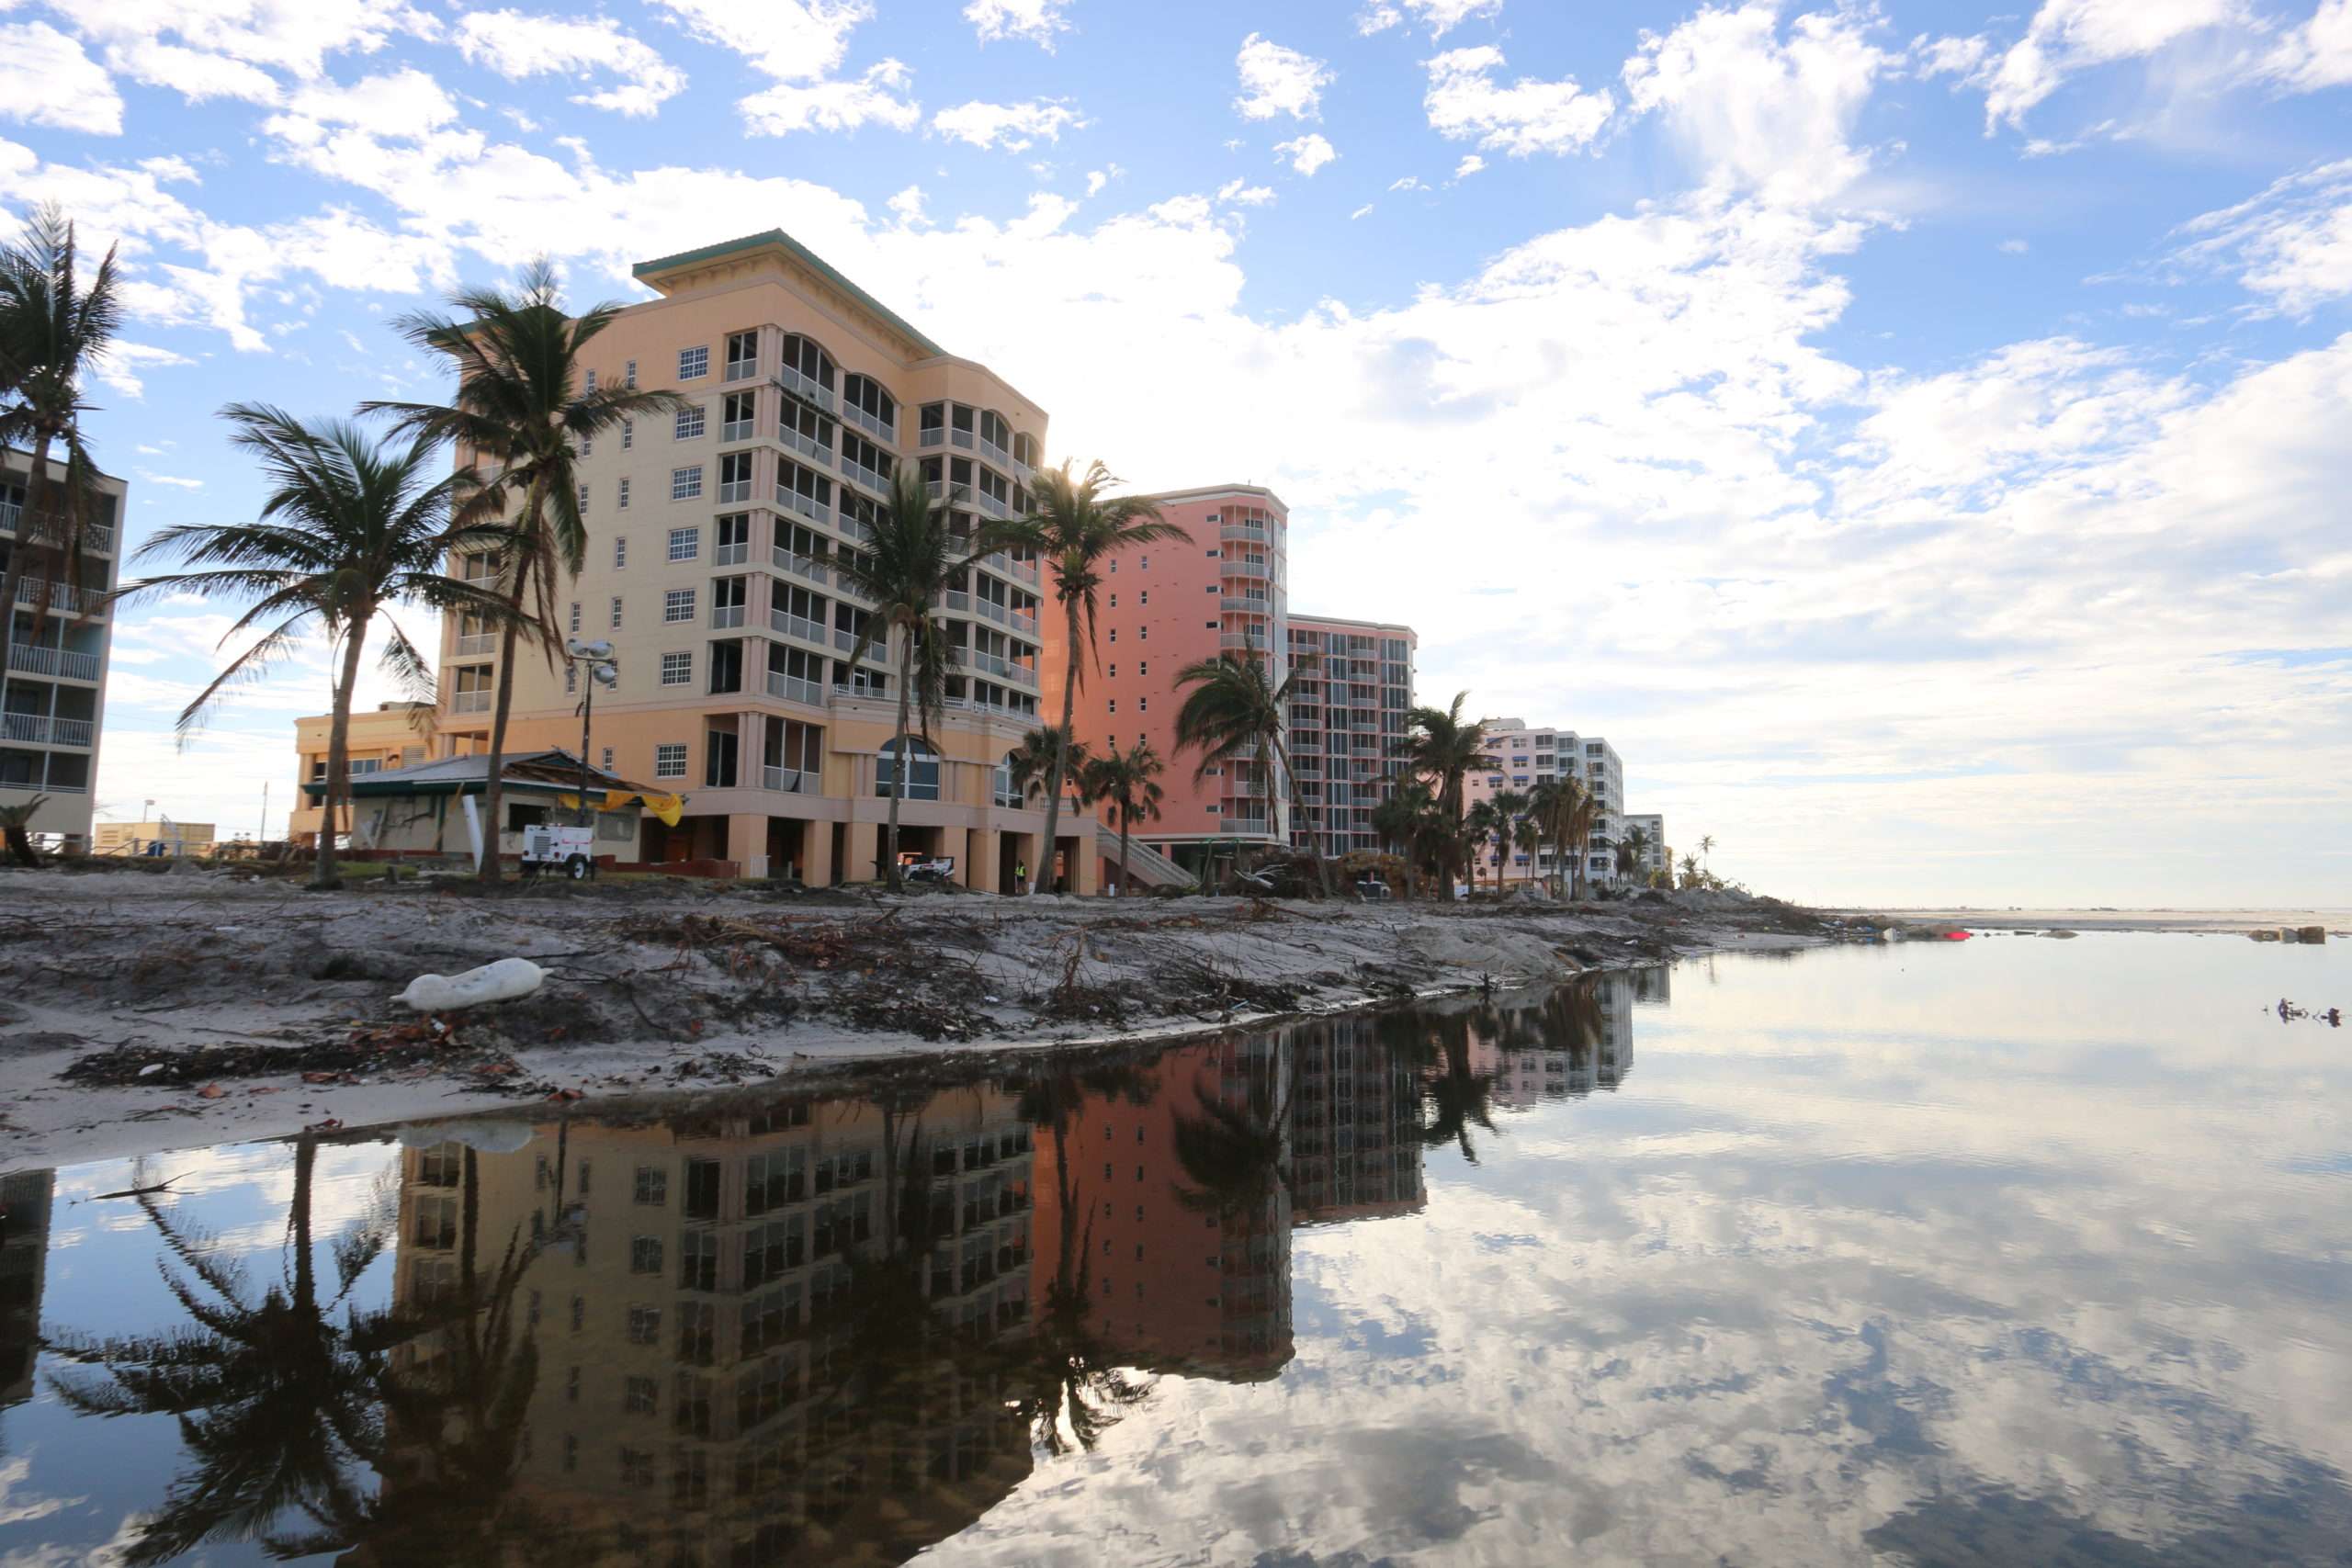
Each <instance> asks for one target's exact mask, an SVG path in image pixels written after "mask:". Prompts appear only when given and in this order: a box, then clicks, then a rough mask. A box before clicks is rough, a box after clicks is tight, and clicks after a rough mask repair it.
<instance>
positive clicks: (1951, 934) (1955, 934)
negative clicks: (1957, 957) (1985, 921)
mask: <svg viewBox="0 0 2352 1568" xmlns="http://www.w3.org/2000/svg"><path fill="white" fill-rule="evenodd" d="M1975 934H1976V933H1975V932H1974V931H1946V932H1944V940H1945V941H1946V942H1966V941H1967V940H1968V939H1969V938H1970V937H1972V936H1974V935H1975Z"/></svg>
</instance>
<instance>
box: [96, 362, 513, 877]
mask: <svg viewBox="0 0 2352 1568" xmlns="http://www.w3.org/2000/svg"><path fill="white" fill-rule="evenodd" d="M220 412H221V417H223V418H224V419H226V420H228V421H229V422H230V423H232V424H233V425H235V426H236V434H234V435H233V436H232V437H231V438H230V439H231V441H232V443H233V444H234V445H236V446H242V447H243V448H244V449H245V450H246V451H248V452H251V453H253V454H254V456H255V457H258V458H259V459H260V461H261V468H262V474H263V478H264V481H265V484H266V492H265V495H264V499H263V502H262V508H261V516H260V518H259V520H258V521H256V522H252V523H230V524H183V525H178V526H175V527H171V528H166V529H164V531H163V532H162V533H160V534H157V535H156V536H154V537H153V539H151V540H149V541H148V542H147V544H146V545H145V547H142V548H141V550H140V552H139V554H140V557H141V559H145V558H150V557H159V556H160V557H177V558H179V559H181V560H183V561H185V562H187V564H189V565H190V566H192V567H195V568H197V569H198V570H189V571H176V572H170V573H166V574H164V575H163V576H159V577H148V578H141V580H139V581H136V582H132V583H128V584H126V585H125V586H124V587H123V588H121V589H120V590H119V591H118V592H116V593H115V594H114V595H112V596H111V599H112V600H113V601H114V602H122V603H128V602H130V601H132V600H135V599H140V598H146V597H153V596H154V595H158V594H163V593H193V594H196V595H198V597H200V598H207V599H212V598H235V599H247V600H250V601H251V604H249V605H248V606H247V607H246V609H245V611H244V613H243V615H239V616H238V617H237V620H236V622H235V624H234V625H232V626H230V628H229V630H228V631H227V632H226V633H225V634H224V635H223V637H222V638H221V640H222V642H223V643H226V642H227V641H228V640H229V639H230V638H232V637H239V636H241V635H243V633H245V632H247V631H249V630H252V629H253V628H254V627H257V626H259V627H266V629H265V630H263V631H262V633H261V635H260V637H258V638H257V639H256V640H255V641H254V644H253V645H252V646H251V647H250V648H247V649H245V650H244V651H243V653H240V654H238V655H237V656H236V657H235V658H234V659H232V660H230V661H229V665H228V668H226V669H224V670H223V671H220V674H218V675H216V676H214V677H213V678H212V682H211V683H210V684H209V685H207V686H206V687H205V688H204V690H203V691H201V692H199V693H198V694H197V695H196V696H195V698H194V699H193V700H191V701H190V702H189V703H188V705H187V706H186V707H185V708H183V709H181V710H180V716H179V728H180V731H181V733H182V734H183V735H186V734H187V733H188V732H189V731H191V730H193V729H195V728H198V726H199V725H200V724H201V723H202V722H203V720H204V718H205V717H206V716H207V715H208V714H209V711H210V710H211V708H212V707H213V705H215V704H217V703H218V702H220V699H221V697H222V695H223V694H225V693H226V692H227V690H228V689H229V688H230V687H231V686H233V685H238V684H242V683H245V682H252V681H256V680H259V679H260V678H261V677H262V676H263V675H265V674H266V672H267V671H268V668H269V666H270V665H271V664H272V663H274V662H276V661H277V660H280V659H283V658H284V657H286V655H288V653H290V652H291V651H292V650H293V649H294V648H295V647H296V646H297V645H298V644H299V643H300V640H301V638H302V637H303V635H304V634H305V633H306V632H307V631H308V630H310V629H311V626H312V625H313V623H315V625H316V627H317V629H318V630H320V631H322V632H323V633H324V634H325V637H326V640H327V645H328V647H329V649H339V650H340V654H341V659H340V664H339V667H338V669H337V670H336V671H335V676H334V719H333V721H332V723H331V725H330V727H329V728H328V732H327V776H326V790H325V795H324V801H323V804H324V806H325V807H326V813H325V816H324V817H323V818H322V822H321V826H320V829H319V843H318V858H317V863H316V869H315V871H314V873H313V874H312V877H311V886H314V887H333V886H336V885H337V884H336V880H335V858H334V836H335V822H336V819H337V817H336V808H337V807H338V805H340V804H343V802H344V798H345V794H346V792H347V791H348V790H349V788H350V781H349V779H347V778H346V777H345V773H347V772H348V768H349V761H348V755H347V747H348V742H349V737H350V728H351V695H352V691H353V689H354V688H355V687H356V685H357V684H358V681H359V663H360V659H361V656H362V654H363V653H364V652H365V651H366V649H367V644H368V633H369V631H370V630H371V629H373V627H374V626H375V623H376V622H377V620H378V619H379V618H380V619H381V620H382V621H383V623H384V625H385V626H386V628H387V629H388V630H389V631H390V641H389V642H387V643H386V644H385V647H384V652H383V657H382V663H383V666H384V668H385V669H386V670H387V671H390V673H391V674H392V675H393V677H394V678H395V679H397V680H399V681H400V682H401V683H402V684H403V685H405V686H407V687H408V688H410V689H411V690H413V691H414V692H416V693H417V694H419V695H424V696H429V695H430V694H431V692H432V686H433V667H432V664H431V662H430V661H429V660H427V659H426V658H425V656H424V652H423V651H422V650H421V649H418V648H417V646H416V644H415V643H413V642H412V641H411V640H410V639H409V636H408V634H407V632H405V631H404V630H402V629H401V625H400V623H399V622H398V621H397V620H395V619H393V618H392V609H393V607H394V606H396V605H400V604H423V605H425V606H427V607H428V608H431V609H434V610H437V611H440V612H443V613H444V614H448V613H453V612H454V613H458V614H470V615H481V616H485V617H489V618H492V619H495V618H498V617H501V616H503V615H505V614H506V613H507V607H506V604H505V602H504V601H503V600H502V599H501V598H500V597H499V595H498V594H496V593H495V592H492V591H491V590H489V589H487V588H484V587H482V586H481V585H479V584H476V583H470V582H462V581H458V580H456V579H454V578H451V577H448V576H446V575H444V573H443V571H442V566H443V563H444V561H445V559H446V558H447V556H448V554H449V552H450V551H451V550H452V549H456V548H459V547H465V546H469V545H480V544H483V543H490V542H494V541H497V540H500V539H503V538H504V537H505V536H506V530H505V529H504V528H503V527H501V526H499V525H496V524H493V523H473V524H467V523H459V522H457V521H455V520H454V519H455V518H456V517H457V516H458V514H460V513H463V512H465V511H466V509H467V504H468V502H469V501H470V499H471V497H472V495H473V492H474V490H475V481H474V479H473V476H472V475H471V474H469V473H468V472H466V471H464V470H462V469H460V470H458V471H457V472H454V473H450V472H444V473H442V474H441V475H440V477H438V478H437V479H436V478H432V477H430V474H429V470H431V469H432V468H435V466H436V465H435V457H436V454H437V451H438V448H439V446H440V443H439V442H437V441H435V440H434V439H432V438H430V437H419V438H418V439H416V440H414V441H412V442H410V443H408V444H407V445H406V446H391V445H390V444H384V445H379V444H378V443H377V442H376V441H374V440H372V439H371V438H370V437H369V436H368V434H366V433H364V432H362V431H361V430H360V429H359V428H358V427H357V426H356V425H354V424H352V423H349V422H348V421H345V420H327V421H323V422H322V423H316V424H305V423H302V422H301V421H300V420H298V419H296V418H295V417H294V416H293V415H292V414H289V413H287V412H285V411H283V410H282V409H277V408H272V407H270V406H269V405H268V404H266V403H231V404H230V405H229V406H228V407H227V408H225V409H223V410H221V411H220Z"/></svg>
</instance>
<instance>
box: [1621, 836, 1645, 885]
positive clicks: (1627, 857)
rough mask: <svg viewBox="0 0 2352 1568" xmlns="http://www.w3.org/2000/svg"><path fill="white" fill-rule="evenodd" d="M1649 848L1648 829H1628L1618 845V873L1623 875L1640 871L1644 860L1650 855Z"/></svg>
mask: <svg viewBox="0 0 2352 1568" xmlns="http://www.w3.org/2000/svg"><path fill="white" fill-rule="evenodd" d="M1649 848H1650V836H1649V832H1648V830H1647V829H1642V828H1633V829H1627V830H1626V833H1625V836H1624V838H1623V839H1621V840H1618V843H1617V870H1618V873H1619V874H1621V875H1622V874H1626V873H1630V872H1634V871H1638V870H1640V869H1641V864H1642V861H1643V858H1644V857H1645V856H1646V855H1647V854H1648V853H1649Z"/></svg>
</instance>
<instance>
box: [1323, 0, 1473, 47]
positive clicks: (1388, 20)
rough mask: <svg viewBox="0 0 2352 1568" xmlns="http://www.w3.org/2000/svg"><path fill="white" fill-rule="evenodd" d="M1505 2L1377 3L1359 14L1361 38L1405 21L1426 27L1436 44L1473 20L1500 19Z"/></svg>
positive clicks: (1401, 0)
mask: <svg viewBox="0 0 2352 1568" xmlns="http://www.w3.org/2000/svg"><path fill="white" fill-rule="evenodd" d="M1502 11H1503V0H1393V3H1391V0H1377V3H1376V4H1374V5H1371V6H1365V7H1364V9H1363V10H1362V11H1360V12H1358V13H1357V15H1356V32H1357V33H1358V35H1359V36H1367V37H1368V36H1369V35H1371V34H1373V33H1377V32H1385V31H1386V30H1387V29H1388V28H1393V27H1395V26H1397V24H1398V23H1400V22H1402V21H1405V20H1406V19H1407V17H1408V14H1409V16H1410V17H1411V19H1412V20H1414V21H1417V22H1420V23H1423V24H1425V25H1426V26H1427V27H1428V28H1429V29H1430V40H1431V41H1432V42H1434V41H1435V40H1437V39H1442V38H1443V37H1444V36H1445V35H1446V34H1448V33H1450V32H1452V31H1453V29H1454V28H1458V27H1460V26H1461V25H1462V24H1463V23H1464V22H1466V21H1468V20H1469V19H1470V18H1471V17H1499V16H1501V15H1502Z"/></svg>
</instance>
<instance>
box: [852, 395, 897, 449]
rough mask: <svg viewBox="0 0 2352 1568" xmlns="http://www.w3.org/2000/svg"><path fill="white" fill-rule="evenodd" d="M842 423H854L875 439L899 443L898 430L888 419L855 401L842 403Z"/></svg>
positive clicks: (890, 443)
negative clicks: (859, 405)
mask: <svg viewBox="0 0 2352 1568" xmlns="http://www.w3.org/2000/svg"><path fill="white" fill-rule="evenodd" d="M842 423H843V424H850V425H855V426H856V427H857V428H858V429H860V430H862V431H864V432H865V434H868V435H871V436H872V437H874V439H875V440H876V441H881V442H887V443H888V444H889V445H890V446H897V445H898V444H899V432H898V430H897V428H896V427H895V426H893V425H892V424H891V423H890V422H889V421H888V420H887V419H884V418H882V417H881V416H880V415H878V414H871V413H868V412H865V410H864V409H862V408H859V407H858V406H857V405H856V404H855V403H849V404H845V405H843V407H842Z"/></svg>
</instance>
